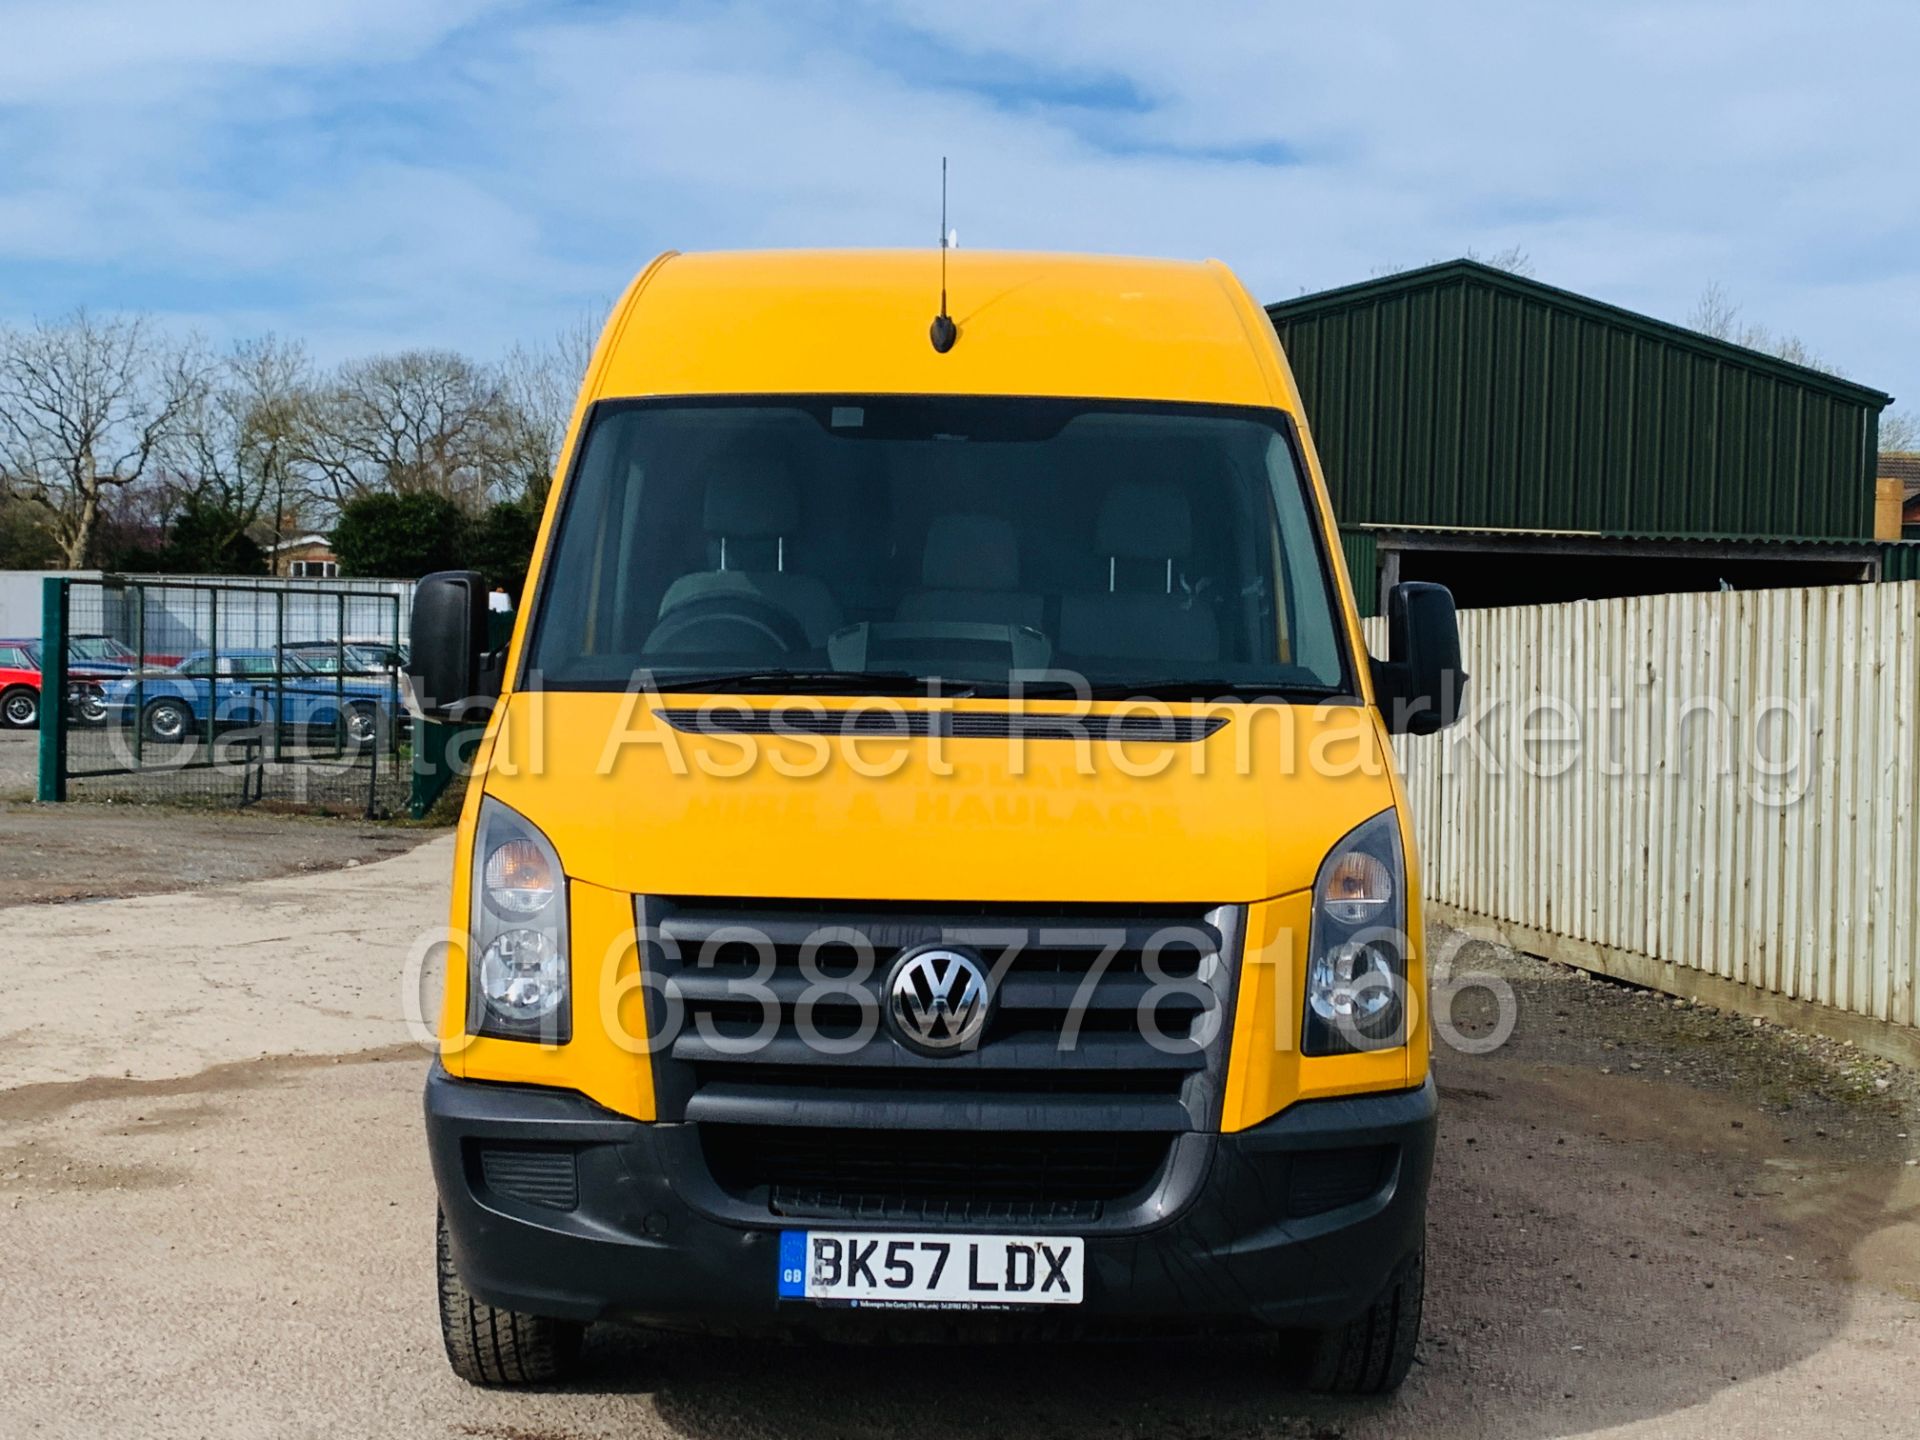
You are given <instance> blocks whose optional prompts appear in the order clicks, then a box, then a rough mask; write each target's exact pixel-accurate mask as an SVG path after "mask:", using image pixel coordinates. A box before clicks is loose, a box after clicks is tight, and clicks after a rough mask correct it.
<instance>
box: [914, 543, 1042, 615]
mask: <svg viewBox="0 0 1920 1440" xmlns="http://www.w3.org/2000/svg"><path fill="white" fill-rule="evenodd" d="M920 583H921V585H922V586H923V587H924V588H922V589H919V590H912V591H909V592H908V593H907V594H906V596H905V597H903V598H902V599H901V601H900V607H899V609H898V610H897V611H896V612H895V616H894V618H895V619H897V620H903V621H908V622H913V623H918V624H941V623H953V622H957V623H965V624H976V625H1029V626H1032V627H1033V628H1035V629H1038V628H1039V627H1040V622H1041V618H1042V616H1043V614H1044V608H1043V606H1042V603H1041V599H1040V597H1039V596H1038V595H1034V594H1029V593H1028V592H1026V591H1023V590H1021V589H1020V588H1019V585H1020V541H1019V538H1018V536H1017V535H1016V534H1015V532H1014V528H1013V526H1012V525H1011V524H1009V523H1008V522H1007V521H1005V520H1002V519H1000V518H999V517H998V516H994V515H938V516H935V517H934V520H933V523H932V524H931V525H929V526H928V527H927V546H926V551H925V553H924V554H923V555H922V557H921V561H920Z"/></svg>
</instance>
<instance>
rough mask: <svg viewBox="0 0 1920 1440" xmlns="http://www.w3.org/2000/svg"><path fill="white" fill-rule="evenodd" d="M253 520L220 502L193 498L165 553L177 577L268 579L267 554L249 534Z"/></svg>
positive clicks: (181, 512) (182, 509) (169, 537)
mask: <svg viewBox="0 0 1920 1440" xmlns="http://www.w3.org/2000/svg"><path fill="white" fill-rule="evenodd" d="M251 520H252V517H251V516H248V515H244V514H242V513H241V512H240V511H238V510H233V509H229V508H227V507H226V506H224V505H222V504H221V503H220V502H219V501H217V500H212V499H209V498H207V497H205V496H201V495H189V496H188V497H187V499H186V501H185V502H184V503H183V504H182V505H181V507H180V510H179V513H177V514H176V515H175V516H174V517H173V526H172V529H171V530H170V532H169V533H168V535H167V545H166V549H165V550H164V551H162V552H161V553H162V557H163V560H164V565H165V568H166V569H167V570H169V571H171V572H172V573H173V574H176V575H264V574H266V572H267V552H266V551H264V550H262V549H261V548H260V546H259V544H258V543H257V542H256V541H255V540H254V539H253V538H252V537H251V536H250V535H248V534H247V526H248V524H249V523H251Z"/></svg>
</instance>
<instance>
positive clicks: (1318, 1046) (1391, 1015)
mask: <svg viewBox="0 0 1920 1440" xmlns="http://www.w3.org/2000/svg"><path fill="white" fill-rule="evenodd" d="M1406 916H1407V903H1406V865H1405V863H1404V861H1403V859H1402V856H1401V854H1400V826H1399V823H1398V819H1397V816H1396V815H1395V813H1394V812H1393V811H1392V810H1387V811H1384V812H1382V813H1381V814H1379V815H1376V816H1374V817H1373V818H1372V819H1371V820H1369V821H1367V822H1366V823H1365V824H1364V825H1361V826H1359V827H1358V828H1356V829H1354V830H1352V831H1350V832H1349V833H1348V834H1347V836H1346V837H1345V838H1344V839H1342V840H1341V841H1340V843H1339V844H1338V845H1335V846H1334V847H1333V850H1332V852H1331V853H1329V854H1328V856H1327V858H1326V859H1325V860H1324V861H1323V862H1322V863H1321V866H1320V873H1319V875H1318V876H1317V877H1315V880H1314V886H1313V926H1312V931H1311V934H1310V936H1309V938H1308V943H1307V1003H1306V1007H1305V1008H1306V1017H1305V1027H1304V1030H1303V1033H1302V1036H1301V1048H1302V1052H1303V1053H1304V1054H1307V1055H1346V1054H1351V1053H1352V1052H1354V1051H1356V1050H1384V1049H1387V1048H1389V1047H1391V1046H1395V1045H1401V1044H1404V1043H1406V1023H1407V1004H1406V988H1407V948H1408V940H1407V933H1406V930H1407V919H1406Z"/></svg>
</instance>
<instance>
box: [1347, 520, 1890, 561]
mask: <svg viewBox="0 0 1920 1440" xmlns="http://www.w3.org/2000/svg"><path fill="white" fill-rule="evenodd" d="M1348 528H1349V529H1350V530H1351V531H1352V532H1353V533H1355V534H1370V535H1372V536H1373V537H1374V543H1375V544H1376V545H1377V544H1379V542H1380V540H1381V539H1382V538H1387V539H1389V540H1392V539H1397V538H1398V537H1400V536H1415V537H1419V536H1427V537H1431V538H1434V539H1441V538H1444V537H1447V536H1457V537H1459V538H1461V539H1480V540H1617V541H1619V542H1621V543H1622V544H1633V545H1727V546H1734V545H1744V546H1754V545H1765V546H1781V547H1786V548H1792V547H1794V546H1804V547H1807V548H1814V547H1819V548H1822V549H1846V550H1857V551H1859V552H1860V553H1861V554H1862V555H1865V554H1867V553H1869V552H1871V551H1872V550H1873V549H1874V547H1875V545H1876V544H1885V543H1888V542H1884V541H1874V540H1871V539H1862V538H1861V537H1860V536H1858V535H1700V534H1691V533H1685V532H1681V531H1671V530H1548V529H1532V528H1526V527H1511V526H1499V525H1356V526H1351V527H1348ZM1342 539H1343V541H1344V539H1345V535H1344V533H1343V536H1342ZM1348 553H1349V554H1351V553H1352V552H1351V550H1349V552H1348Z"/></svg>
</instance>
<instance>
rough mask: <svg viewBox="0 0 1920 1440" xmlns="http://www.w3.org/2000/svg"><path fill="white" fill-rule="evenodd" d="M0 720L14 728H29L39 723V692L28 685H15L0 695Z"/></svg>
mask: <svg viewBox="0 0 1920 1440" xmlns="http://www.w3.org/2000/svg"><path fill="white" fill-rule="evenodd" d="M0 720H4V721H5V722H6V723H7V724H8V725H11V726H12V727H13V728H14V729H16V730H31V729H33V727H34V726H36V725H38V724H39V723H40V692H39V691H38V690H35V689H33V688H32V687H31V686H28V685H15V686H14V687H13V688H12V689H10V690H8V691H7V692H6V693H5V694H4V695H0Z"/></svg>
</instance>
